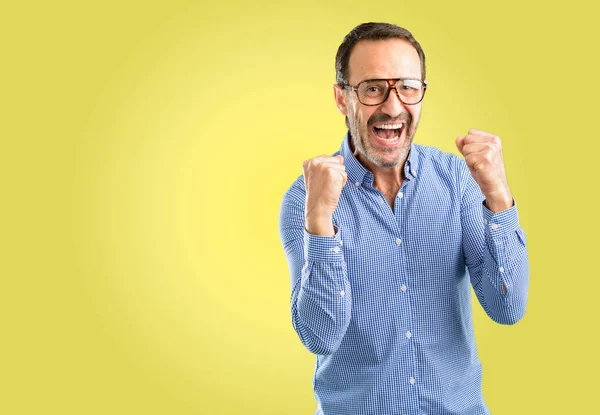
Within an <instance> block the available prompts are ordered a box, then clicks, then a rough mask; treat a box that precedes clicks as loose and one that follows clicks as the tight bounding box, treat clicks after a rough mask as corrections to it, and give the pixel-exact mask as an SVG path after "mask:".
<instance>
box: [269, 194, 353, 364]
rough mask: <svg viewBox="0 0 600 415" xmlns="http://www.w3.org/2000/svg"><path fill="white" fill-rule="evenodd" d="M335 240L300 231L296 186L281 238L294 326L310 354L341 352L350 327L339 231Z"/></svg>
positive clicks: (287, 201) (286, 201) (285, 207)
mask: <svg viewBox="0 0 600 415" xmlns="http://www.w3.org/2000/svg"><path fill="white" fill-rule="evenodd" d="M334 228H335V235H334V236H333V237H325V236H315V235H311V234H309V233H308V232H307V231H306V230H305V228H304V192H303V189H300V186H296V185H294V186H293V187H292V188H291V189H290V190H289V191H288V192H287V193H286V195H285V196H284V198H283V202H282V204H281V210H280V216H279V234H280V237H281V243H282V244H283V249H284V251H285V255H286V258H287V262H288V267H289V271H290V277H291V287H292V295H291V314H292V325H293V327H294V329H295V330H296V333H297V334H298V336H299V337H300V340H301V341H302V344H304V346H305V347H306V348H307V349H308V350H309V351H310V352H311V353H314V354H320V355H327V354H331V353H333V352H335V351H336V350H337V348H338V347H339V345H340V343H341V342H342V339H343V337H344V335H345V333H346V330H347V328H348V325H349V324H350V310H351V307H352V293H351V289H350V284H349V282H348V277H347V272H346V263H345V261H344V255H343V250H342V240H341V235H340V230H339V229H338V228H337V227H334Z"/></svg>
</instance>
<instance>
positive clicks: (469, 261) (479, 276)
mask: <svg viewBox="0 0 600 415" xmlns="http://www.w3.org/2000/svg"><path fill="white" fill-rule="evenodd" d="M463 167H464V168H463V169H462V170H461V180H462V181H463V183H464V193H463V196H462V206H461V222H462V229H463V252H464V256H465V262H466V265H467V268H468V270H469V275H470V278H471V284H472V285H473V289H474V290H475V293H476V295H477V298H478V300H479V303H480V304H481V306H482V307H483V309H484V310H485V312H486V313H487V314H488V316H490V318H491V319H492V320H494V321H495V322H497V323H500V324H515V323H516V322H517V321H519V320H520V319H521V318H522V317H523V315H524V314H525V310H526V307H527V294H528V288H529V259H528V255H527V247H526V237H525V232H524V231H523V229H521V228H520V226H519V216H518V213H517V206H516V205H515V204H513V206H512V207H510V208H509V209H506V210H504V211H501V212H498V213H493V212H492V211H490V210H489V209H488V208H487V207H486V206H485V204H484V203H482V201H483V200H484V196H483V194H482V193H481V191H480V189H479V186H478V185H477V183H476V182H475V181H474V180H473V178H472V177H471V175H470V174H469V172H468V170H467V168H466V166H463Z"/></svg>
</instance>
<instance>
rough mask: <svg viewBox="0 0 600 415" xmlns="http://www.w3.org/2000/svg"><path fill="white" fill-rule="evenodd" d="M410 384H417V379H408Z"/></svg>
mask: <svg viewBox="0 0 600 415" xmlns="http://www.w3.org/2000/svg"><path fill="white" fill-rule="evenodd" d="M408 383H410V384H411V385H414V384H415V378H413V377H411V378H410V379H408Z"/></svg>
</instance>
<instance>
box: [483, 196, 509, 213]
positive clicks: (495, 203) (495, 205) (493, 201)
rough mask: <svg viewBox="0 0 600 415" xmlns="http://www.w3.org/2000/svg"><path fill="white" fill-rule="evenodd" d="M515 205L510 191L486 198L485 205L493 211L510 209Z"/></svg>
mask: <svg viewBox="0 0 600 415" xmlns="http://www.w3.org/2000/svg"><path fill="white" fill-rule="evenodd" d="M513 205H514V200H513V197H512V195H511V194H510V193H509V194H507V195H502V196H492V197H487V196H486V198H485V206H486V207H487V208H488V209H489V210H491V211H492V212H493V213H498V212H502V211H503V210H506V209H510V208H511V207H513Z"/></svg>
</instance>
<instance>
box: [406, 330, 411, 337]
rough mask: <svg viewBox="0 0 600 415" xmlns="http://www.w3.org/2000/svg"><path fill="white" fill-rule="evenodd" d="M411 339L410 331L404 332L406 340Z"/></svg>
mask: <svg viewBox="0 0 600 415" xmlns="http://www.w3.org/2000/svg"><path fill="white" fill-rule="evenodd" d="M411 337H412V333H411V332H410V331H407V332H406V338H407V339H410V338H411Z"/></svg>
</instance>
